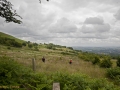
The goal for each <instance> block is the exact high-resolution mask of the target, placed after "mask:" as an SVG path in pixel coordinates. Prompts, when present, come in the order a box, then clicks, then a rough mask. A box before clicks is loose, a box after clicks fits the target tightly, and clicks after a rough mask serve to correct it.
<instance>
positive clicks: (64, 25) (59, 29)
mask: <svg viewBox="0 0 120 90" xmlns="http://www.w3.org/2000/svg"><path fill="white" fill-rule="evenodd" d="M76 30H77V27H76V26H75V25H74V24H73V23H71V22H70V21H69V20H68V19H66V18H61V19H60V20H58V21H57V22H56V23H55V24H53V25H51V27H50V29H49V32H51V33H71V32H75V31H76Z"/></svg>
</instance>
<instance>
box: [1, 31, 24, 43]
mask: <svg viewBox="0 0 120 90" xmlns="http://www.w3.org/2000/svg"><path fill="white" fill-rule="evenodd" d="M0 37H6V38H10V39H15V41H17V42H19V43H22V42H25V41H24V40H21V39H18V38H16V37H13V36H11V35H9V34H5V33H3V32H0Z"/></svg>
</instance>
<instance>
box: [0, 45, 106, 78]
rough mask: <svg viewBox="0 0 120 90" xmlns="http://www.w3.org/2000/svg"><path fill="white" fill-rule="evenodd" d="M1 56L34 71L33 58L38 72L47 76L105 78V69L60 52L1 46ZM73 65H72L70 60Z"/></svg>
mask: <svg viewBox="0 0 120 90" xmlns="http://www.w3.org/2000/svg"><path fill="white" fill-rule="evenodd" d="M0 47H1V48H0V49H1V50H0V55H6V56H9V57H12V58H14V59H15V60H16V61H18V62H19V63H22V64H23V65H25V66H27V67H30V68H31V69H32V58H35V59H36V72H44V73H46V74H49V73H53V72H57V71H60V72H67V73H70V74H72V73H82V74H86V75H88V76H90V77H92V78H104V77H105V69H103V68H99V67H98V66H94V65H92V63H91V62H85V61H83V60H81V59H79V58H78V57H77V56H75V55H62V54H61V52H63V51H58V50H49V49H46V48H40V50H39V51H32V50H30V49H25V48H22V49H19V48H14V47H12V48H11V49H10V50H8V49H7V47H5V46H0ZM43 56H44V57H45V58H46V62H45V63H43V62H42V60H41V59H42V57H43ZM70 59H72V60H73V63H72V64H71V65H70V64H69V60H70Z"/></svg>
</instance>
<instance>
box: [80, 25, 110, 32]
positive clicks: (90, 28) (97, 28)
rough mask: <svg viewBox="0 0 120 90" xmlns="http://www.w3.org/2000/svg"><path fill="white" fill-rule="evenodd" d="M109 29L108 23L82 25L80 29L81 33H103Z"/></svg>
mask: <svg viewBox="0 0 120 90" xmlns="http://www.w3.org/2000/svg"><path fill="white" fill-rule="evenodd" d="M109 30H110V25H109V24H103V25H94V24H93V25H83V26H82V28H81V31H82V32H83V33H104V32H108V31H109Z"/></svg>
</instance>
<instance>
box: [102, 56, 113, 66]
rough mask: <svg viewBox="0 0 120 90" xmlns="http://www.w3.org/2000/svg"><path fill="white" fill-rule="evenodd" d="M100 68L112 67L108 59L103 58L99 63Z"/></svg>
mask: <svg viewBox="0 0 120 90" xmlns="http://www.w3.org/2000/svg"><path fill="white" fill-rule="evenodd" d="M100 67H104V68H110V67H112V62H111V61H110V59H109V58H105V59H104V60H102V61H101V63H100Z"/></svg>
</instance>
